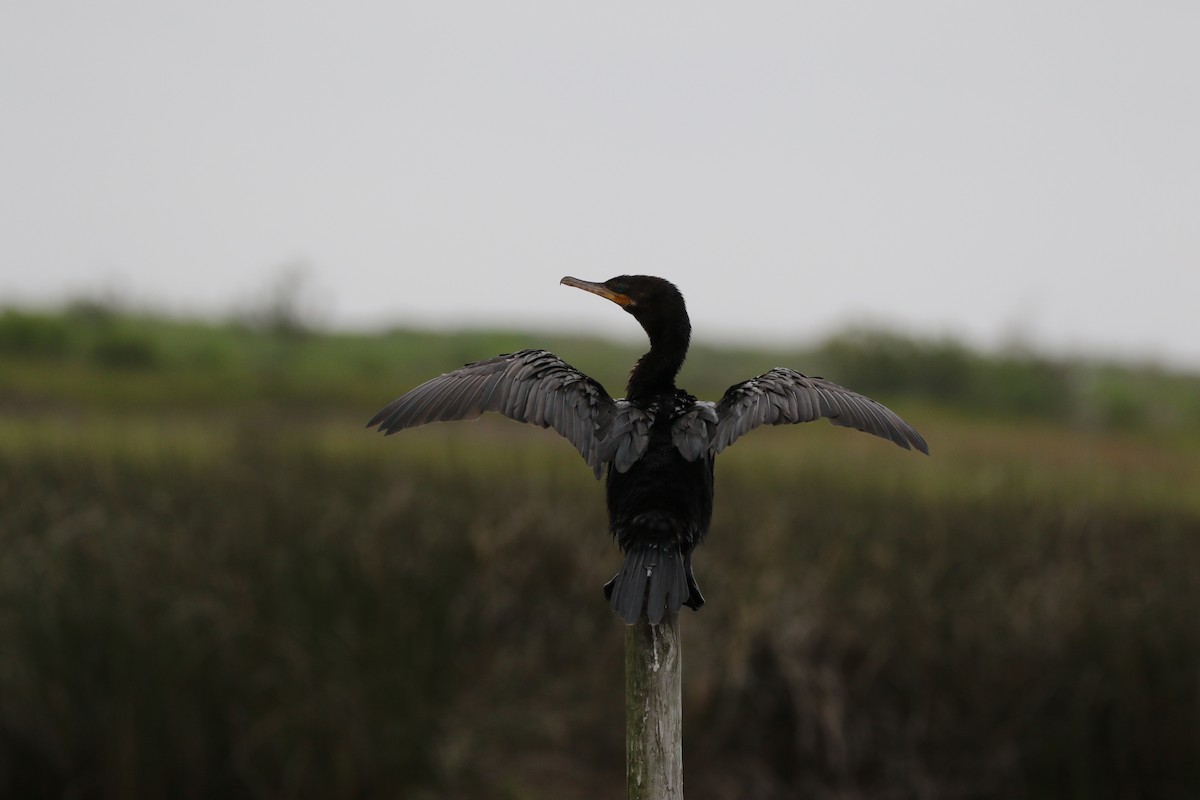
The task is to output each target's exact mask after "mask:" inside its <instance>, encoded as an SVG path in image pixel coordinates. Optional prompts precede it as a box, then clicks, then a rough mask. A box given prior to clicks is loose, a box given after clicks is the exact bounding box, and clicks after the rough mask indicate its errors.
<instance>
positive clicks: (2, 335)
mask: <svg viewBox="0 0 1200 800" xmlns="http://www.w3.org/2000/svg"><path fill="white" fill-rule="evenodd" d="M68 340H69V337H68V335H67V325H66V322H65V321H64V320H63V319H62V317H60V316H48V315H44V314H31V313H27V312H23V311H15V310H11V309H10V310H7V311H4V312H3V313H0V352H3V353H9V354H12V355H29V356H58V355H62V354H64V353H66V352H67V349H68Z"/></svg>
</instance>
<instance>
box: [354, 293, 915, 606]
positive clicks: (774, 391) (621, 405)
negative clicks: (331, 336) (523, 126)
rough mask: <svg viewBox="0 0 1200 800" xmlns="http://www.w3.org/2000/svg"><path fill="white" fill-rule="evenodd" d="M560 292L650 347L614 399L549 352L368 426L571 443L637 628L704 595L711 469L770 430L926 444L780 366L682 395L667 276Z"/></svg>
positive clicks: (501, 360) (866, 402)
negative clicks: (813, 428)
mask: <svg viewBox="0 0 1200 800" xmlns="http://www.w3.org/2000/svg"><path fill="white" fill-rule="evenodd" d="M562 282H563V283H564V284H566V285H568V286H574V287H576V288H579V289H584V290H585V291H589V292H592V293H593V294H598V295H600V296H601V297H604V298H606V299H608V300H611V301H613V302H615V303H617V304H618V305H620V306H621V307H622V308H624V309H625V310H626V311H628V312H629V313H630V314H632V315H633V317H634V318H635V319H637V321H638V322H639V323H641V325H642V327H643V328H644V329H645V331H646V334H647V335H648V336H649V337H650V351H649V352H648V353H646V355H644V356H642V358H641V359H640V360H639V361H638V363H637V365H636V366H634V368H633V372H632V373H630V377H629V385H628V386H627V387H626V396H625V398H623V399H618V400H614V399H613V398H612V397H610V396H609V394H608V392H606V391H605V390H604V387H603V386H601V385H600V384H599V383H597V382H596V381H594V380H592V379H591V378H589V377H588V376H587V375H585V374H583V373H582V372H580V371H579V370H577V369H575V368H574V367H572V366H571V365H569V364H567V363H566V362H564V361H563V360H562V359H560V358H558V357H557V356H555V355H554V354H552V353H548V352H546V351H545V350H522V351H520V352H518V353H512V354H509V355H502V356H496V357H495V358H489V359H486V360H484V361H477V362H475V363H473V364H468V365H467V366H465V367H463V368H462V369H459V370H455V371H454V372H449V373H446V374H445V375H441V376H439V377H437V378H434V379H433V380H430V381H426V382H425V383H423V384H421V385H420V386H418V387H417V388H415V389H413V390H412V391H410V392H408V393H407V394H405V395H403V396H402V397H400V398H398V399H397V400H394V401H393V402H392V403H390V404H389V405H388V406H387V407H385V408H384V409H383V410H382V411H380V412H379V413H378V414H376V415H375V417H374V418H372V419H371V421H370V422H369V423H368V424H367V426H368V427H375V426H378V428H379V429H380V430H381V431H383V432H384V433H386V434H392V433H395V432H396V431H399V430H403V429H405V428H414V427H416V426H418V425H424V424H426V423H429V422H444V421H448V420H465V419H475V418H476V417H478V416H479V415H480V414H482V413H483V412H485V411H495V412H499V413H501V414H503V415H504V416H506V417H510V418H511V419H515V420H517V421H519V422H528V423H531V424H534V425H540V426H541V427H543V428H553V429H554V430H556V431H558V433H560V434H562V436H564V437H565V438H566V439H567V440H568V441H569V442H570V443H571V444H572V445H574V446H575V449H576V450H578V451H579V453H580V455H582V456H583V459H584V460H585V461H586V462H587V463H588V466H590V467H591V468H592V471H593V472H594V473H595V475H596V477H597V478H599V477H600V476H601V475H602V474H603V473H604V471H605V469H607V470H608V486H607V504H608V514H609V529H610V531H611V532H612V534H613V536H614V537H615V538H616V540H617V543H618V544H619V545H620V547H621V549H622V551H624V553H625V563H624V565H623V566H622V567H621V570H620V571H619V572H618V573H617V574H616V575H615V576H614V577H613V579H612V580H611V581H609V582H608V584H606V585H605V587H604V591H605V595H606V596H607V597H608V598H609V602H610V604H611V605H612V608H613V610H615V611H616V612H617V613H618V614H619V615H620V616H621V617H622V618H623V619H624V620H625V621H626V622H627V623H630V624H632V623H634V622H636V621H637V619H638V618H639V617H640V616H641V614H642V613H645V614H646V618H647V619H648V620H649V621H650V622H651V623H657V622H659V621H661V620H662V618H663V615H664V614H666V613H674V612H676V611H678V610H679V608H680V606H682V605H688V606H690V607H692V608H694V609H698V608H700V606H701V605H702V604H703V603H704V598H703V597H702V596H701V594H700V588H699V587H698V586H697V585H696V580H695V578H694V576H693V575H692V551H693V550H694V549H695V547H696V545H697V544H699V543H700V541H701V540H702V539H703V538H704V536H705V534H706V533H707V532H708V526H709V522H710V520H711V518H712V501H713V460H714V458H715V457H716V456H717V454H718V453H720V452H721V451H722V450H724V449H725V448H726V447H728V446H729V445H731V444H733V443H734V442H735V441H736V440H737V439H738V438H739V437H741V436H742V435H744V434H746V433H749V432H750V431H751V430H753V429H755V428H757V427H759V426H760V425H784V424H791V423H798V422H812V421H813V420H817V419H821V418H822V417H824V418H826V419H829V420H830V421H831V422H833V424H835V425H841V426H844V427H848V428H856V429H858V430H860V431H866V432H867V433H871V434H874V435H876V436H879V437H881V438H884V439H888V440H890V441H892V442H894V443H895V444H897V445H899V446H900V447H903V448H905V449H906V450H907V449H910V448H916V449H917V450H919V451H921V452H922V453H926V454H928V452H929V448H928V446H927V445H926V444H925V440H924V439H922V438H921V435H920V434H919V433H917V432H916V430H914V429H913V427H912V426H911V425H909V424H908V423H907V422H905V421H904V420H902V419H901V418H900V417H898V416H897V415H896V414H894V413H893V412H892V411H890V410H889V409H887V408H885V407H884V406H882V405H880V404H879V403H877V402H875V401H874V400H871V399H870V398H867V397H864V396H863V395H860V394H857V393H855V392H852V391H850V390H849V389H845V388H843V387H841V386H838V385H837V384H836V383H831V382H830V381H827V380H824V379H823V378H810V377H807V376H805V375H801V374H800V373H799V372H795V371H793V370H790V369H786V368H782V367H777V368H775V369H772V370H770V371H769V372H766V373H764V374H762V375H759V376H758V377H756V378H751V379H750V380H748V381H744V382H742V383H738V384H734V385H733V386H730V387H729V389H727V390H726V392H725V395H724V396H723V397H722V398H721V399H720V400H719V401H717V402H716V403H712V402H706V401H699V400H697V399H696V398H695V397H692V396H691V395H690V394H688V393H686V392H684V391H682V390H680V389H678V388H676V386H675V376H676V375H677V374H678V372H679V369H680V367H681V366H682V365H683V360H684V358H685V357H686V356H687V350H688V343H689V340H690V336H691V323H690V321H689V319H688V315H687V309H686V307H685V305H684V301H683V296H682V295H681V294H680V293H679V291H678V290H677V289H676V288H675V287H674V286H673V285H672V284H670V283H668V282H667V281H665V280H663V279H662V278H653V277H649V276H646V275H623V276H620V277H617V278H612V279H611V280H608V281H605V282H604V283H591V282H588V281H581V280H578V279H576V278H563V280H562Z"/></svg>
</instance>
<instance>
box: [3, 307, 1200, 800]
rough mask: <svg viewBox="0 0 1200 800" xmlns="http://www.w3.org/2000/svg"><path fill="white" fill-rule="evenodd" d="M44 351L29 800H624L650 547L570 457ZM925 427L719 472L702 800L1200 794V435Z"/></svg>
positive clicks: (799, 433)
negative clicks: (637, 594) (627, 715)
mask: <svg viewBox="0 0 1200 800" xmlns="http://www.w3.org/2000/svg"><path fill="white" fill-rule="evenodd" d="M39 330H40V329H39ZM35 333H36V336H34V334H30V335H31V336H34V339H35V340H36V341H39V342H43V344H40V345H38V346H39V347H41V348H43V350H44V351H45V352H53V353H54V354H55V355H54V358H56V359H67V361H66V362H62V363H65V364H66V366H65V367H64V369H66V371H67V372H66V374H65V375H64V374H62V373H59V374H55V373H54V371H53V369H52V368H51V367H52V366H53V363H51V362H49V361H46V360H45V359H44V358H42V357H41V356H39V357H38V358H30V357H28V354H26V355H24V356H22V357H21V358H19V359H17V360H16V361H12V360H9V361H7V362H5V363H4V364H2V365H0V373H2V374H3V376H7V378H6V380H7V379H8V378H11V379H12V380H11V381H9V382H7V383H5V384H4V386H5V387H6V388H5V389H4V392H3V394H2V395H0V403H3V408H4V409H5V413H4V415H3V416H0V796H4V797H22V798H50V797H82V798H137V797H179V798H209V797H222V798H239V797H245V798H268V797H295V798H308V797H312V798H394V797H415V798H424V797H462V798H466V797H507V798H567V799H568V800H570V798H595V797H619V796H620V794H621V792H622V786H623V775H622V769H623V767H622V764H623V742H622V735H623V731H624V724H623V719H622V713H623V707H624V705H623V700H622V697H621V692H622V685H623V681H622V677H621V669H622V656H621V648H622V643H623V630H622V628H621V626H620V624H619V621H618V620H616V619H615V618H614V617H613V616H612V614H611V613H610V612H609V611H608V609H607V607H606V605H605V604H604V602H603V600H602V598H601V595H600V586H601V585H602V583H603V582H604V581H605V580H606V579H607V578H608V577H610V576H611V574H612V572H613V571H615V569H616V568H617V565H618V561H619V557H618V555H617V553H616V551H615V548H614V546H613V544H612V543H611V541H609V539H608V537H607V535H606V533H605V519H604V509H603V492H602V487H601V485H600V484H598V483H596V482H595V481H593V480H592V479H591V476H590V473H589V472H588V470H587V468H586V466H585V465H583V464H582V462H581V461H580V460H579V458H578V456H577V455H576V454H575V453H574V452H573V451H572V450H571V449H570V448H569V447H568V446H566V445H565V444H563V443H562V442H561V441H560V440H559V439H558V438H557V437H556V436H554V435H553V434H549V433H546V432H544V431H538V430H530V429H528V428H526V427H524V426H519V425H516V424H513V423H509V422H507V421H504V420H483V421H480V422H478V423H475V424H471V425H460V426H431V427H429V428H427V429H421V430H418V431H410V432H406V433H405V434H403V435H400V436H396V437H392V438H389V439H384V438H381V437H379V436H378V435H377V434H374V433H371V432H367V431H364V430H363V429H362V428H361V425H362V423H363V421H365V419H366V418H367V417H369V415H370V414H371V413H372V412H373V411H374V410H375V407H376V406H377V405H379V404H380V403H381V401H386V400H387V399H389V398H390V396H391V394H393V391H392V389H399V388H403V385H400V386H391V388H390V389H389V390H388V391H384V392H381V395H382V396H381V397H375V398H372V399H371V400H370V402H367V401H362V402H360V401H359V400H358V399H356V398H358V397H359V395H360V394H363V395H366V394H370V393H371V391H372V389H371V387H372V386H374V385H376V382H379V383H384V382H387V383H389V386H390V385H391V384H392V383H394V380H393V379H391V378H378V377H370V378H364V379H363V381H364V383H361V384H356V385H355V386H354V387H349V388H347V387H345V386H341V387H339V386H332V387H325V389H324V390H323V392H316V393H315V394H314V395H313V396H300V397H298V396H296V395H295V392H297V391H300V392H301V393H302V394H303V391H304V387H305V386H308V385H310V383H312V382H315V381H317V377H316V376H317V375H319V374H320V372H321V368H320V367H319V366H317V365H318V364H319V362H320V361H321V359H315V358H314V360H313V361H312V362H311V366H310V367H305V368H304V369H305V370H307V369H311V370H312V372H311V376H310V377H308V378H300V377H297V376H298V375H301V374H303V373H304V370H300V369H299V368H298V367H296V366H295V364H296V363H297V362H296V361H295V360H293V361H290V362H287V361H286V358H293V359H294V358H299V356H296V353H295V352H293V353H292V355H291V356H286V358H285V357H284V356H280V355H279V352H283V351H279V352H276V353H275V355H273V356H271V357H270V358H285V362H280V363H286V364H290V366H282V367H278V371H277V373H276V374H277V375H280V376H282V378H281V380H282V383H280V384H279V385H277V386H275V387H274V388H273V389H272V390H271V392H269V393H266V394H263V393H261V392H259V391H258V389H256V388H255V385H256V384H255V382H266V381H267V380H268V379H267V378H266V377H263V376H262V375H261V374H259V373H258V372H256V371H255V370H254V369H249V368H248V369H246V371H245V372H244V373H239V372H238V370H237V369H232V368H231V367H230V365H231V364H236V363H237V362H238V359H240V358H242V357H243V356H241V355H238V356H236V357H235V356H231V355H228V354H226V355H219V356H214V355H211V354H210V359H211V363H212V364H214V365H217V366H214V367H213V368H212V371H210V372H207V373H206V372H205V371H204V369H203V368H201V367H199V366H196V367H194V368H195V370H198V371H199V374H192V375H190V376H189V377H187V378H186V380H183V381H182V383H176V382H175V378H176V377H178V376H179V375H180V374H182V372H183V370H180V372H175V371H173V370H176V369H177V368H178V365H177V363H176V361H175V359H176V355H173V354H176V353H179V352H183V351H187V350H188V348H189V347H192V348H193V349H196V342H195V340H194V339H189V338H188V337H187V336H185V335H183V334H181V333H178V332H176V335H177V336H178V340H177V341H175V342H174V343H172V341H168V340H163V341H160V342H159V344H158V345H156V349H155V352H156V353H157V354H158V355H157V356H156V359H157V360H156V361H155V362H154V363H153V364H151V365H145V364H144V365H141V366H136V365H129V364H125V365H122V366H120V367H110V368H106V371H103V372H96V370H97V369H98V367H96V366H95V365H94V364H88V363H87V362H86V358H85V359H84V360H83V361H74V360H72V359H75V358H76V356H74V355H71V353H73V352H76V351H75V350H72V348H73V347H75V345H74V344H71V342H72V341H74V339H73V338H72V337H73V336H74V335H75V334H70V335H65V334H64V337H65V338H63V339H62V340H61V341H60V340H57V339H55V337H54V335H52V334H47V333H45V331H41V332H37V331H35ZM254 335H257V334H254ZM37 337H41V338H37ZM47 337H48V338H47ZM46 341H49V342H50V344H44V342H46ZM56 341H58V342H59V343H58V344H55V343H54V342H56ZM189 341H190V342H191V344H190V345H189V344H188V342H189ZM231 341H234V340H233V339H231ZM344 344H345V343H343V345H344ZM493 344H495V342H493V341H491V340H486V341H481V342H474V341H472V342H469V343H468V345H464V346H463V349H464V350H467V349H474V348H476V347H480V348H482V347H486V346H490V345H493ZM254 346H256V345H253V344H251V345H250V347H251V349H253V347H254ZM272 346H273V345H272ZM281 346H283V347H290V346H291V345H281ZM299 346H300V347H301V348H305V347H308V346H309V345H307V344H301V345H299ZM330 346H332V345H330ZM339 346H341V345H339ZM358 346H359V345H355V347H358ZM199 349H203V348H199ZM350 349H353V348H350ZM493 349H505V348H503V347H497V348H493ZM510 349H511V348H510ZM384 350H385V351H387V352H389V353H390V352H391V351H390V350H388V348H387V347H384ZM490 351H491V350H489V352H490ZM78 352H81V353H85V354H86V353H88V352H91V351H90V350H88V349H87V348H86V347H85V348H82V349H81V350H79V351H78ZM214 352H215V351H214ZM371 352H372V351H371V349H370V348H369V347H366V346H365V345H362V349H361V352H360V357H351V356H350V355H348V354H347V353H348V351H347V353H343V354H342V355H343V356H344V358H342V359H341V361H340V363H341V366H340V367H338V368H337V369H341V370H343V371H342V372H338V371H337V369H335V370H333V372H332V373H331V374H333V375H336V376H338V377H337V380H351V378H349V377H347V376H348V375H351V374H353V373H355V372H356V371H357V370H359V369H366V367H364V366H362V365H364V364H367V363H368V362H370V363H374V361H373V360H374V359H378V358H380V356H379V355H378V353H376V354H374V355H372V354H371ZM442 355H444V354H439V355H438V357H439V358H440V357H441V356H442ZM476 355H478V353H476ZM308 357H311V352H310V356H308ZM389 357H390V355H389ZM264 358H266V357H264ZM356 358H360V359H361V360H356ZM22 359H24V360H22ZM266 360H269V359H266ZM384 360H386V359H384ZM431 360H432V359H431ZM463 360H467V359H466V358H465V357H464V358H463ZM54 363H58V362H54ZM195 363H201V362H195ZM173 364H176V366H172V365H173ZM355 364H358V366H355ZM72 365H74V366H72ZM443 366H444V365H443ZM696 366H697V368H701V369H702V368H703V365H696ZM238 369H240V368H238ZM71 370H78V372H77V373H71ZM296 370H299V371H296ZM238 374H241V375H242V376H243V377H242V378H237V377H236V376H237V375H238ZM738 374H740V372H739V373H738ZM72 375H73V377H72ZM89 375H90V376H94V375H102V376H103V378H102V381H101V382H102V383H103V382H108V383H107V385H106V386H99V387H98V386H90V387H89V386H85V385H84V384H85V383H86V381H85V380H84V378H85V377H86V376H89ZM121 375H125V376H126V377H127V378H128V381H127V382H123V379H122V378H121V377H120V376H121ZM206 375H207V378H208V379H212V378H213V376H214V375H219V376H224V377H225V378H227V379H229V380H230V381H231V386H232V387H233V389H232V392H233V397H232V398H230V397H225V398H224V399H223V400H222V401H220V402H213V403H212V404H211V405H207V404H205V403H203V402H201V400H202V399H203V398H205V397H208V398H212V397H217V396H218V395H219V394H220V389H219V387H215V386H214V385H211V384H210V383H209V382H208V381H207V380H206V379H205V376H206ZM39 376H43V377H44V376H50V379H48V381H47V382H46V383H41V382H39V381H40V378H39ZM231 376H232V377H231ZM331 380H332V379H331ZM56 381H57V383H56ZM238 381H244V382H243V383H241V384H239V383H238ZM334 382H335V383H336V381H334ZM237 386H241V387H242V388H241V389H238V388H237ZM14 387H16V388H14ZM55 387H58V388H57V389H56V388H55ZM71 387H75V388H76V389H77V390H78V391H75V390H73V389H72V388H71ZM364 387H365V388H364ZM239 392H242V394H240V395H239V394H238V393H239ZM897 406H898V410H900V411H902V412H903V413H904V414H905V415H906V416H908V417H909V418H910V419H912V420H913V421H914V423H916V424H917V425H918V427H920V428H921V430H922V432H923V433H925V434H926V436H927V437H928V438H929V440H930V442H931V445H932V450H933V457H932V458H929V459H925V458H920V457H917V456H915V455H913V454H910V453H904V452H902V451H900V450H899V449H897V448H894V447H891V446H889V445H887V444H886V443H884V442H879V441H877V440H874V439H872V438H871V437H867V436H863V435H861V434H857V433H854V432H849V431H845V430H840V429H835V428H833V427H832V426H827V425H808V426H801V427H798V428H795V429H779V430H772V431H770V432H756V433H754V434H751V435H750V436H748V437H747V438H746V440H745V441H744V442H739V444H738V446H737V447H735V448H733V449H731V450H730V451H729V452H728V453H726V454H725V455H723V456H722V457H721V459H720V461H719V463H718V469H717V509H716V517H715V520H714V525H713V530H712V534H711V537H710V539H709V541H708V542H707V543H706V544H705V545H704V546H703V547H702V548H701V550H700V551H698V554H697V562H696V569H697V576H698V579H699V581H700V583H701V586H702V587H703V589H704V591H705V594H706V597H707V598H708V601H709V603H708V605H707V606H706V607H705V608H704V609H703V611H702V612H700V613H698V614H691V613H689V614H687V615H686V616H685V617H684V618H683V619H682V621H681V622H682V631H683V636H684V693H685V714H684V720H685V726H686V730H685V739H684V741H685V770H686V775H685V777H686V781H687V786H688V796H689V797H692V798H740V797H754V798H775V797H778V798H785V797H795V796H814V797H830V798H832V797H839V798H851V797H858V798H893V797H895V798H899V797H938V798H959V797H961V798H979V797H996V798H1000V797H1005V798H1007V797H1047V798H1049V797H1055V798H1057V797H1064V796H1074V797H1114V798H1115V797H1187V796H1193V795H1195V794H1197V793H1198V792H1200V766H1198V765H1200V679H1198V676H1200V626H1197V625H1196V622H1195V614H1196V609H1197V608H1200V500H1198V499H1197V497H1198V495H1197V493H1196V492H1195V491H1194V487H1195V486H1196V485H1197V484H1198V482H1200V456H1198V450H1197V447H1196V441H1195V435H1194V430H1193V429H1191V428H1189V427H1187V426H1184V427H1179V428H1173V429H1172V430H1171V431H1170V432H1164V431H1162V430H1160V429H1158V428H1156V427H1154V426H1151V427H1149V428H1135V429H1132V430H1131V429H1129V428H1128V427H1127V426H1124V425H1120V426H1114V427H1110V428H1102V429H1097V428H1096V427H1094V426H1092V425H1090V424H1086V425H1061V424H1054V423H1052V422H1050V421H1048V420H1046V419H1042V418H1039V417H1036V416H1035V417H1033V418H1030V419H1024V420H1020V421H1014V420H1013V419H1010V418H1007V417H1005V416H1004V415H1000V416H983V417H979V416H972V415H969V414H964V413H963V412H962V411H961V410H956V411H954V412H949V411H947V410H945V409H944V408H940V407H938V406H936V405H933V404H931V403H930V401H929V400H928V399H922V398H919V397H916V398H911V399H910V400H909V401H908V404H907V405H906V404H905V402H904V401H903V400H902V402H900V403H898V404H897Z"/></svg>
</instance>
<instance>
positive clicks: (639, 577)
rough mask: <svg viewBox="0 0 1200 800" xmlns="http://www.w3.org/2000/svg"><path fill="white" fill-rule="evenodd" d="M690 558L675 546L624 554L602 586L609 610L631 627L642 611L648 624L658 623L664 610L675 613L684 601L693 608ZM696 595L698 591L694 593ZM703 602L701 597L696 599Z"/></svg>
mask: <svg viewBox="0 0 1200 800" xmlns="http://www.w3.org/2000/svg"><path fill="white" fill-rule="evenodd" d="M689 560H690V559H685V557H684V556H683V554H682V553H680V552H679V548H678V547H677V546H675V545H662V546H660V545H657V544H646V545H636V546H634V547H632V548H630V549H629V550H628V551H626V553H625V563H624V564H623V565H622V566H621V571H620V572H618V573H617V574H616V575H615V576H613V579H612V580H611V581H609V582H608V583H607V584H606V585H605V587H604V594H605V596H606V597H608V600H609V605H610V606H612V609H613V611H615V612H617V614H618V615H619V616H620V617H621V619H623V620H625V624H627V625H632V624H634V623H635V622H637V621H638V617H640V616H641V615H642V609H645V611H646V619H647V621H649V622H650V624H651V625H657V624H658V623H660V622H662V619H663V616H664V615H665V614H666V612H667V611H670V612H671V613H672V614H674V613H677V612H678V611H679V608H680V606H682V605H683V604H684V603H685V602H688V605H692V607H693V608H696V607H698V606H696V605H693V604H692V602H690V601H692V600H693V598H692V592H691V589H692V586H693V585H694V584H695V580H694V579H692V578H690V574H689V573H690V571H691V570H690V569H689V568H688V567H689V566H690V564H689V563H688V561H689ZM696 594H697V595H699V590H698V589H697V590H696ZM700 602H701V603H703V602H704V601H703V598H701V599H700Z"/></svg>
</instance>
